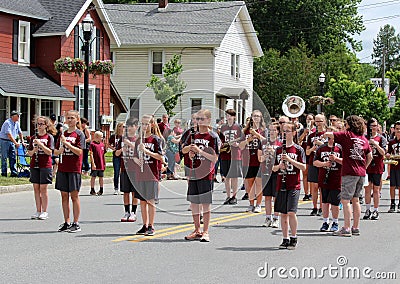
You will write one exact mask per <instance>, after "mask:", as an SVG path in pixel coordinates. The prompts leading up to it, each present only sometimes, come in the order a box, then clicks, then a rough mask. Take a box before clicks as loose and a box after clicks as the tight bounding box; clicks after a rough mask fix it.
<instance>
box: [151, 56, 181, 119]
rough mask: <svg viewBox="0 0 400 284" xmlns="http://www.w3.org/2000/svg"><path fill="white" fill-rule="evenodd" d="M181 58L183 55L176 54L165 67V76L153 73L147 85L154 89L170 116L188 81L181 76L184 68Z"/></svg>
mask: <svg viewBox="0 0 400 284" xmlns="http://www.w3.org/2000/svg"><path fill="white" fill-rule="evenodd" d="M180 60H181V56H180V55H176V54H175V55H174V56H173V57H172V58H171V60H170V61H168V62H167V63H166V64H165V65H164V67H163V76H164V78H163V79H161V78H160V77H158V76H155V75H152V76H151V79H150V82H149V83H148V84H147V87H149V88H151V89H152V90H153V92H154V94H155V98H156V99H157V100H159V101H160V102H161V103H162V104H163V105H164V108H165V110H166V111H167V113H168V115H169V116H173V115H174V114H175V113H174V112H173V109H174V108H175V106H176V104H177V103H178V99H179V97H180V96H182V92H183V90H185V88H186V83H185V82H184V81H183V80H181V79H180V78H179V76H180V75H181V73H182V69H183V66H182V64H180Z"/></svg>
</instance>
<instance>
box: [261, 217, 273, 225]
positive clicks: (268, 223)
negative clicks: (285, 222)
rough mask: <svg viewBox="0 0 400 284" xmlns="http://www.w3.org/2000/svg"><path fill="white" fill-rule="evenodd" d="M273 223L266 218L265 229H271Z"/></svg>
mask: <svg viewBox="0 0 400 284" xmlns="http://www.w3.org/2000/svg"><path fill="white" fill-rule="evenodd" d="M271 224H272V221H271V219H270V218H268V217H267V218H265V223H264V224H263V227H271Z"/></svg>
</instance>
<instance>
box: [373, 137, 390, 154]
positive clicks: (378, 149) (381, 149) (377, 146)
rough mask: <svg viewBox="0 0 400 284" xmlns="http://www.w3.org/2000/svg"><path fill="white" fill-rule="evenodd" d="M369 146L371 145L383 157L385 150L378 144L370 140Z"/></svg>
mask: <svg viewBox="0 0 400 284" xmlns="http://www.w3.org/2000/svg"><path fill="white" fill-rule="evenodd" d="M370 144H372V145H373V146H374V147H375V148H376V150H377V151H378V152H379V154H380V155H382V156H384V155H385V152H386V151H385V148H382V147H381V146H380V145H379V143H378V142H377V141H375V140H370Z"/></svg>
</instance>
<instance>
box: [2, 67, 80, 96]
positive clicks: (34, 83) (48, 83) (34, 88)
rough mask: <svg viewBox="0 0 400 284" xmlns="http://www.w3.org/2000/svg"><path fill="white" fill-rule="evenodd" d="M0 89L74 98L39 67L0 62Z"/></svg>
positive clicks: (8, 91) (16, 92)
mask: <svg viewBox="0 0 400 284" xmlns="http://www.w3.org/2000/svg"><path fill="white" fill-rule="evenodd" d="M0 89H2V90H3V91H4V92H6V93H15V94H26V95H35V96H46V97H59V98H74V97H75V96H74V95H73V94H72V93H71V92H69V91H68V90H67V89H66V88H64V87H62V86H59V85H58V84H57V83H55V82H54V81H53V80H52V79H51V77H50V76H48V75H47V74H46V73H44V72H43V71H42V70H41V69H40V68H32V67H26V66H19V65H16V64H4V63H0Z"/></svg>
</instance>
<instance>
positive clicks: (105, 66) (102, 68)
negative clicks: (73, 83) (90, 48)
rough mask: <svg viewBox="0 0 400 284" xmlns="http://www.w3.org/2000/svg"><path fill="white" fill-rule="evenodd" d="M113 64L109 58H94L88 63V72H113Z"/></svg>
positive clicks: (97, 73)
mask: <svg viewBox="0 0 400 284" xmlns="http://www.w3.org/2000/svg"><path fill="white" fill-rule="evenodd" d="M113 69H114V64H113V63H112V62H111V60H96V61H93V62H91V63H90V64H89V73H91V74H93V76H94V77H96V75H108V74H111V73H112V72H113Z"/></svg>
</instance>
